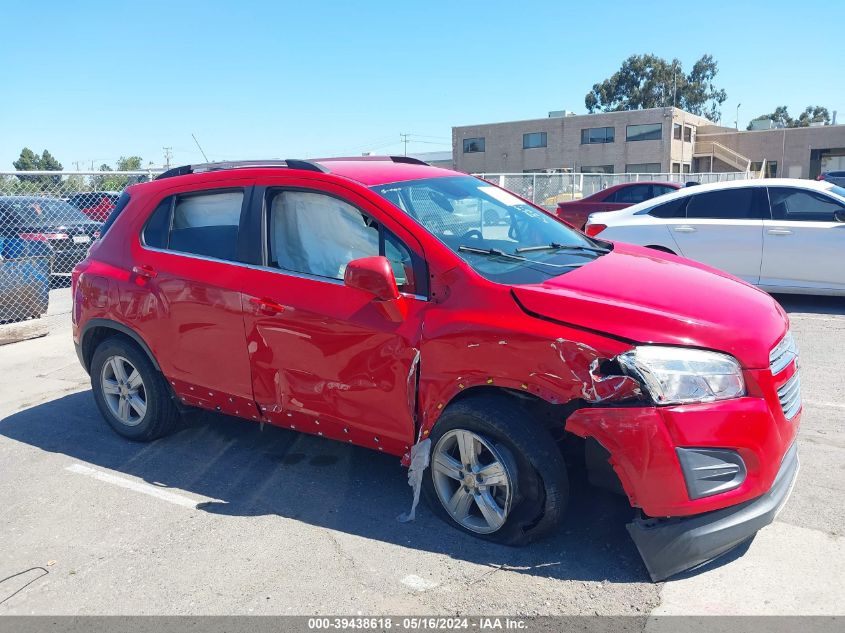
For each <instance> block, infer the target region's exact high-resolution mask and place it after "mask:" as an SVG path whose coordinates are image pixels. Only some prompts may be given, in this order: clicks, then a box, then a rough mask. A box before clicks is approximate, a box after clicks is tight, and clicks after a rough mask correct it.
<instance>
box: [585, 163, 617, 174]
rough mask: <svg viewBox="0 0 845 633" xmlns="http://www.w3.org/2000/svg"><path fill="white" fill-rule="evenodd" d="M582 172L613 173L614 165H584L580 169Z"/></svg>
mask: <svg viewBox="0 0 845 633" xmlns="http://www.w3.org/2000/svg"><path fill="white" fill-rule="evenodd" d="M578 171H580V172H581V173H582V174H612V173H614V172H613V165H582V166H581V169H579V170H578Z"/></svg>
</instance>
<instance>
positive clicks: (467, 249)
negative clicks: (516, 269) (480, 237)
mask: <svg viewBox="0 0 845 633" xmlns="http://www.w3.org/2000/svg"><path fill="white" fill-rule="evenodd" d="M458 250H459V251H462V252H464V253H478V254H479V255H493V256H495V257H507V258H508V259H515V260H517V261H520V262H524V261H528V260H526V259H525V258H524V257H520V256H519V255H512V254H511V253H506V252H505V251H503V250H499V249H498V248H478V247H477V246H466V245H464V244H461V245H460V246H458Z"/></svg>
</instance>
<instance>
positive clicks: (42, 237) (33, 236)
mask: <svg viewBox="0 0 845 633" xmlns="http://www.w3.org/2000/svg"><path fill="white" fill-rule="evenodd" d="M21 239H22V240H30V241H31V242H47V241H50V240H66V239H68V234H67V233H21Z"/></svg>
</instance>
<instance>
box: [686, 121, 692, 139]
mask: <svg viewBox="0 0 845 633" xmlns="http://www.w3.org/2000/svg"><path fill="white" fill-rule="evenodd" d="M684 143H692V127H691V126H689V125H685V126H684Z"/></svg>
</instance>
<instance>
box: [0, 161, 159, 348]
mask: <svg viewBox="0 0 845 633" xmlns="http://www.w3.org/2000/svg"><path fill="white" fill-rule="evenodd" d="M155 175H156V172H149V171H143V172H119V171H112V172H109V171H106V172H49V171H31V172H0V344H2V343H4V342H11V341H14V340H20V339H21V338H29V337H30V336H32V335H33V332H35V333H36V334H34V335H38V334H40V333H42V332H45V331H46V330H49V328H50V327H51V325H52V324H54V323H55V322H57V321H58V320H59V319H67V317H68V314H69V313H70V309H71V301H70V289H69V286H70V275H71V272H72V271H73V268H74V266H76V264H77V263H78V262H79V261H81V260H82V259H83V258H84V257H85V256H86V254H87V252H88V248H89V246H90V245H91V242H93V241H94V240H95V239H97V238H98V237H99V235H100V229H101V228H102V225H103V222H105V220H106V218H107V217H108V215H109V213H110V212H111V210H112V209H113V208H114V206H115V203H116V202H117V199H118V197H119V196H120V193H121V191H122V190H123V189H124V188H125V187H126V186H128V185H130V184H133V183H136V182H143V181H146V180H149V179H150V178H153V177H155Z"/></svg>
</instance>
